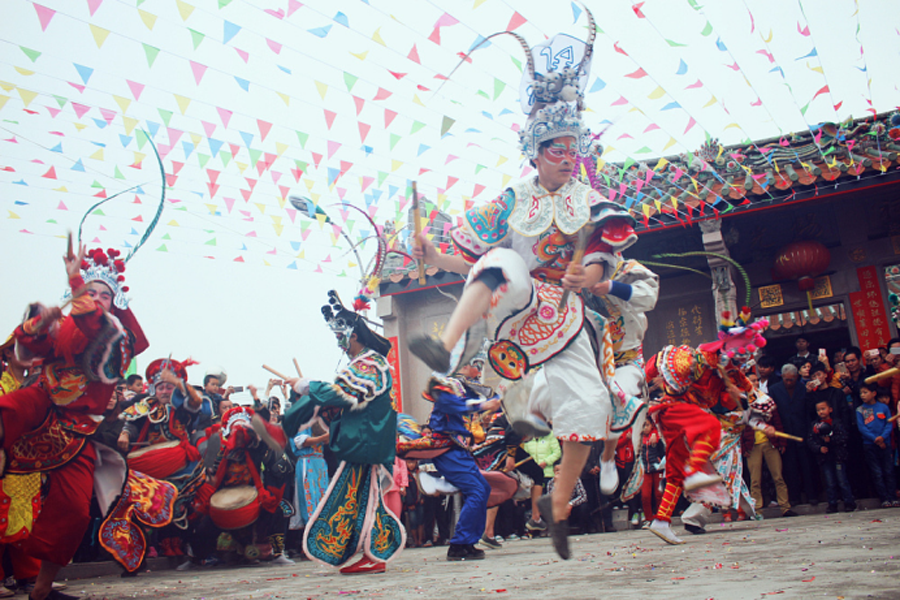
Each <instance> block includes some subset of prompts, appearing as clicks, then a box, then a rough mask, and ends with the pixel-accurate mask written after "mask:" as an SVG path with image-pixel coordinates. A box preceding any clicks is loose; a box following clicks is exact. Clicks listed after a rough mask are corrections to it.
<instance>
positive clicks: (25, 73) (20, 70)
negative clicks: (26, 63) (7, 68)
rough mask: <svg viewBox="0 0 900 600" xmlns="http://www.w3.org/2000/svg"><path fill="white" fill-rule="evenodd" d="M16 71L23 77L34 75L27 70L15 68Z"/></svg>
mask: <svg viewBox="0 0 900 600" xmlns="http://www.w3.org/2000/svg"><path fill="white" fill-rule="evenodd" d="M16 71H18V72H19V73H20V74H22V75H24V76H25V77H28V76H29V75H34V71H31V70H29V69H23V68H22V67H16Z"/></svg>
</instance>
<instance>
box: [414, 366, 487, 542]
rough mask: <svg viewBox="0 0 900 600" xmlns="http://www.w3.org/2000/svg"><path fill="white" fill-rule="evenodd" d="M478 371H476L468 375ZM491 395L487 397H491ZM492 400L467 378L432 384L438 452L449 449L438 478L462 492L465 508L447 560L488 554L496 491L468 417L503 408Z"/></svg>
mask: <svg viewBox="0 0 900 600" xmlns="http://www.w3.org/2000/svg"><path fill="white" fill-rule="evenodd" d="M469 368H471V369H476V368H477V367H473V366H471V365H466V366H465V367H463V369H462V370H463V371H464V370H465V369H469ZM485 392H487V393H485ZM486 395H492V394H491V392H490V388H485V387H484V386H481V385H476V384H473V383H471V382H469V381H467V380H466V379H465V378H463V377H442V376H439V375H435V376H433V377H432V378H431V380H430V381H429V382H428V389H427V390H426V391H425V393H424V394H423V396H424V397H425V399H426V400H430V401H432V402H434V408H433V409H432V411H431V417H430V419H429V420H428V426H429V427H431V429H432V432H433V433H432V436H431V437H432V440H433V445H434V447H435V448H443V449H444V451H443V453H441V454H439V455H437V456H434V457H433V458H432V461H433V463H434V466H435V467H436V468H437V470H438V473H440V474H441V475H443V476H444V478H445V479H446V480H447V481H449V482H450V483H451V484H453V485H454V486H455V487H456V488H458V489H459V491H460V492H462V495H463V506H462V510H461V511H460V513H459V521H458V522H457V525H456V530H455V532H454V534H453V537H452V538H451V539H450V548H449V550H448V551H447V560H473V559H481V558H484V551H483V550H479V549H478V548H475V544H476V543H477V542H478V541H479V540H480V539H481V535H482V533H484V525H485V521H486V519H487V508H488V498H489V497H490V495H491V486H490V484H489V483H488V482H487V480H486V479H485V478H484V475H482V474H481V472H480V471H479V469H478V465H477V464H476V463H475V459H474V458H473V457H472V452H471V450H470V449H469V446H470V444H471V441H472V434H471V433H470V432H469V430H468V428H466V423H465V421H464V415H466V414H468V413H472V412H480V411H483V410H494V409H496V408H498V407H499V404H500V401H499V400H497V399H491V400H487V399H486V398H485V396H486Z"/></svg>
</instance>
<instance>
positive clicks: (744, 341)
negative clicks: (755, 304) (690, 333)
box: [699, 306, 769, 360]
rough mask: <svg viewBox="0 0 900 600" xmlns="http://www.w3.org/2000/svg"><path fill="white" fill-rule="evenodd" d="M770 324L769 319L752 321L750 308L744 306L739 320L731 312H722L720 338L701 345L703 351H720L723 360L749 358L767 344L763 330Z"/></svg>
mask: <svg viewBox="0 0 900 600" xmlns="http://www.w3.org/2000/svg"><path fill="white" fill-rule="evenodd" d="M768 326H769V320H768V319H765V318H764V319H757V320H756V321H754V322H752V323H751V322H750V308H748V307H746V306H745V307H743V308H741V312H740V314H739V315H738V318H737V320H732V319H731V313H730V312H729V311H727V310H726V311H724V312H723V313H722V322H721V324H720V325H719V339H718V340H716V341H715V342H708V343H706V344H701V345H700V346H699V348H700V350H701V351H703V352H719V353H720V354H721V355H722V359H723V360H726V359H728V360H731V359H735V358H749V357H750V356H751V355H752V354H753V353H754V352H756V351H757V350H758V349H759V348H763V347H764V346H765V345H766V338H764V337H763V334H762V333H763V331H765V329H766V327H768Z"/></svg>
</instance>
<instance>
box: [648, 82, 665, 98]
mask: <svg viewBox="0 0 900 600" xmlns="http://www.w3.org/2000/svg"><path fill="white" fill-rule="evenodd" d="M665 95H666V90H664V89H663V87H662V86H661V85H658V86H656V89H655V90H653V91H652V92H650V95H649V96H647V97H648V98H650V99H651V100H659V99H660V98H662V97H663V96H665Z"/></svg>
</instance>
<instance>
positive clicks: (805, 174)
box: [582, 111, 900, 231]
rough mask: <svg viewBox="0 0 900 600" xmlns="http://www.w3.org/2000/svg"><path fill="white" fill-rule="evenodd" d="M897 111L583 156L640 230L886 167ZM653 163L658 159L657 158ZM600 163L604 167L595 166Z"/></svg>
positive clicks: (780, 198) (897, 128)
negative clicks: (629, 153) (677, 149)
mask: <svg viewBox="0 0 900 600" xmlns="http://www.w3.org/2000/svg"><path fill="white" fill-rule="evenodd" d="M898 154H900V112H898V111H891V112H887V113H881V114H878V115H875V116H873V117H866V118H864V119H855V120H854V119H848V120H847V121H844V122H842V123H828V122H826V123H820V124H818V125H816V126H813V127H811V128H810V129H809V130H806V131H802V132H796V133H792V134H788V135H786V136H782V137H779V138H768V139H762V140H755V141H753V140H746V141H745V142H743V143H740V144H734V145H731V146H722V145H721V144H719V141H718V139H716V138H712V139H709V140H707V142H706V143H705V144H704V145H703V146H702V147H701V148H700V149H699V150H698V151H696V152H693V153H681V154H677V155H670V156H665V157H662V158H657V159H653V160H651V161H649V162H637V161H635V160H634V159H631V158H629V159H627V160H626V161H624V162H623V163H606V162H604V161H603V160H602V158H599V157H596V156H593V157H586V158H584V159H583V162H582V166H583V170H582V177H583V179H585V180H586V181H587V182H589V183H590V184H591V185H592V186H593V187H594V188H595V189H597V190H598V191H599V192H601V193H602V194H604V195H606V196H607V197H608V198H609V199H610V200H612V201H614V202H616V203H618V204H621V205H623V206H625V207H626V208H627V209H628V210H629V211H630V212H631V213H632V214H633V215H634V216H635V217H636V218H637V220H638V221H639V223H640V225H638V227H636V229H638V230H645V231H646V230H653V229H660V228H664V227H669V226H672V225H678V224H681V225H690V224H692V223H693V221H695V220H699V219H706V218H714V217H718V216H720V215H721V214H725V213H730V212H732V211H735V210H742V209H746V208H752V207H755V206H757V205H759V204H762V203H783V202H788V201H791V200H794V199H795V198H796V197H797V195H798V194H801V193H803V192H805V191H809V190H812V191H814V192H815V193H816V194H818V193H819V192H818V186H819V185H822V184H828V185H831V186H835V187H836V186H838V185H840V184H841V183H849V182H850V181H856V180H857V179H858V178H859V177H861V176H864V174H867V175H870V176H872V177H875V176H880V175H884V174H887V172H888V169H889V167H890V166H891V165H892V164H895V165H900V160H898ZM649 163H655V164H654V165H653V166H651V164H649ZM598 164H599V168H598Z"/></svg>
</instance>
